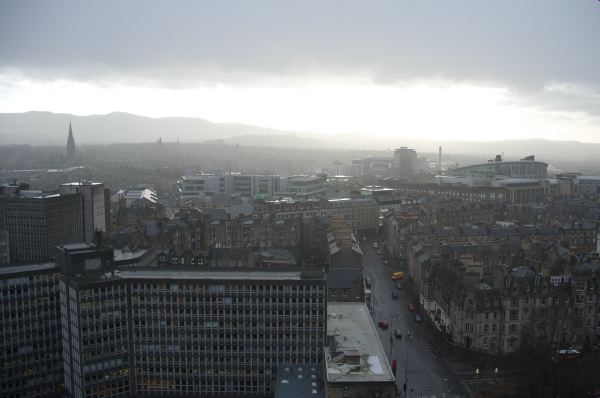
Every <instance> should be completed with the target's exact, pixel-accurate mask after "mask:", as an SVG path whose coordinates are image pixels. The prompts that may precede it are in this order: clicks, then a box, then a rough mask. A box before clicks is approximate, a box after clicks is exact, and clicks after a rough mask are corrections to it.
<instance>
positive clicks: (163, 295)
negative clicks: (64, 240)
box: [56, 245, 327, 398]
mask: <svg viewBox="0 0 600 398" xmlns="http://www.w3.org/2000/svg"><path fill="white" fill-rule="evenodd" d="M60 252H61V253H60V254H57V256H56V257H57V262H58V263H59V265H61V268H62V269H63V272H64V273H63V274H62V275H61V281H60V297H61V307H62V311H61V313H62V320H61V322H62V333H63V344H64V349H63V350H64V360H65V365H64V367H65V390H66V393H67V396H69V397H80V398H85V397H95V396H99V394H102V396H104V397H125V396H162V395H173V396H179V397H184V396H190V397H191V396H227V397H241V396H255V397H263V396H269V395H271V394H272V393H273V380H274V376H275V374H274V372H275V369H277V367H278V366H280V365H285V364H308V365H310V364H313V365H314V364H317V363H319V362H320V361H321V358H322V355H323V345H324V340H325V333H326V314H325V312H326V308H327V297H326V290H327V288H326V282H325V278H324V274H323V271H322V270H320V269H315V270H311V269H302V270H299V269H298V270H292V269H287V268H286V269H285V270H273V269H260V268H252V270H251V271H250V270H249V269H244V268H242V269H240V268H239V267H235V268H233V267H224V268H218V269H216V268H205V269H198V268H197V267H194V268H189V267H187V268H186V267H183V268H182V269H180V268H177V269H174V268H145V269H144V268H137V267H136V268H129V269H125V268H121V269H120V270H116V269H115V268H114V266H113V264H114V263H113V262H112V261H110V260H109V258H108V257H106V256H108V255H109V253H112V252H107V251H106V250H104V249H101V248H98V247H95V246H93V245H74V246H65V247H63V248H60Z"/></svg>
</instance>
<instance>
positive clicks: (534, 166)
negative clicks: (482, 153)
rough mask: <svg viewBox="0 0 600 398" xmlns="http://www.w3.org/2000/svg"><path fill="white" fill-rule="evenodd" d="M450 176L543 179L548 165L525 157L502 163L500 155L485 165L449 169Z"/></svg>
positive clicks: (531, 157)
mask: <svg viewBox="0 0 600 398" xmlns="http://www.w3.org/2000/svg"><path fill="white" fill-rule="evenodd" d="M448 171H449V172H451V174H452V175H454V176H458V177H494V176H505V177H511V178H534V179H545V178H547V175H548V163H544V162H540V161H537V160H535V157H534V156H533V155H532V156H527V157H526V158H524V159H521V160H515V161H508V162H506V161H503V160H502V156H501V155H496V158H495V159H492V160H488V162H487V163H482V164H476V165H472V166H465V167H459V168H456V169H453V170H451V169H449V170H448Z"/></svg>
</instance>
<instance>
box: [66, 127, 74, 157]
mask: <svg viewBox="0 0 600 398" xmlns="http://www.w3.org/2000/svg"><path fill="white" fill-rule="evenodd" d="M74 158H75V138H73V129H72V128H71V123H69V137H68V138H67V159H68V160H73V159H74Z"/></svg>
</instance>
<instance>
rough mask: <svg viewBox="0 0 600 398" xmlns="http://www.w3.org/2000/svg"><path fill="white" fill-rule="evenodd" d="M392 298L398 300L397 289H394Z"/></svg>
mask: <svg viewBox="0 0 600 398" xmlns="http://www.w3.org/2000/svg"><path fill="white" fill-rule="evenodd" d="M392 298H393V299H394V300H397V299H398V292H396V291H394V290H392Z"/></svg>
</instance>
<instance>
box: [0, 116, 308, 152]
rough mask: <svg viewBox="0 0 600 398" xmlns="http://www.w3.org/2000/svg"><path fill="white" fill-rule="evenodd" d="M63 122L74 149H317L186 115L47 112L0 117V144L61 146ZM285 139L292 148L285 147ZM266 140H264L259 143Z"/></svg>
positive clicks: (295, 138)
mask: <svg viewBox="0 0 600 398" xmlns="http://www.w3.org/2000/svg"><path fill="white" fill-rule="evenodd" d="M69 123H72V125H73V135H74V136H75V143H76V144H77V145H86V144H110V143H138V142H154V141H156V140H157V139H158V138H159V137H161V139H162V141H163V142H175V141H180V142H203V141H207V140H230V139H233V138H234V137H238V140H239V141H240V144H242V141H243V142H244V143H243V145H250V143H249V142H248V138H247V137H249V136H254V137H255V138H257V139H258V137H262V136H277V139H276V140H274V142H273V144H278V145H273V146H298V145H300V146H308V145H309V144H310V145H313V146H318V145H319V144H318V142H317V140H315V139H313V138H311V139H308V140H307V142H306V143H304V142H303V138H304V137H303V136H302V133H297V132H291V131H283V130H276V129H270V128H266V127H257V126H249V125H243V124H234V123H211V122H209V121H207V120H204V119H199V118H188V117H165V118H149V117H144V116H138V115H134V114H130V113H124V112H113V113H109V114H106V115H89V116H76V115H70V114H64V113H52V112H38V111H32V112H25V113H0V144H2V145H10V144H30V145H66V142H67V134H68V131H69ZM285 137H289V139H290V142H291V144H292V145H287V144H286V140H285ZM262 141H266V140H262Z"/></svg>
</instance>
